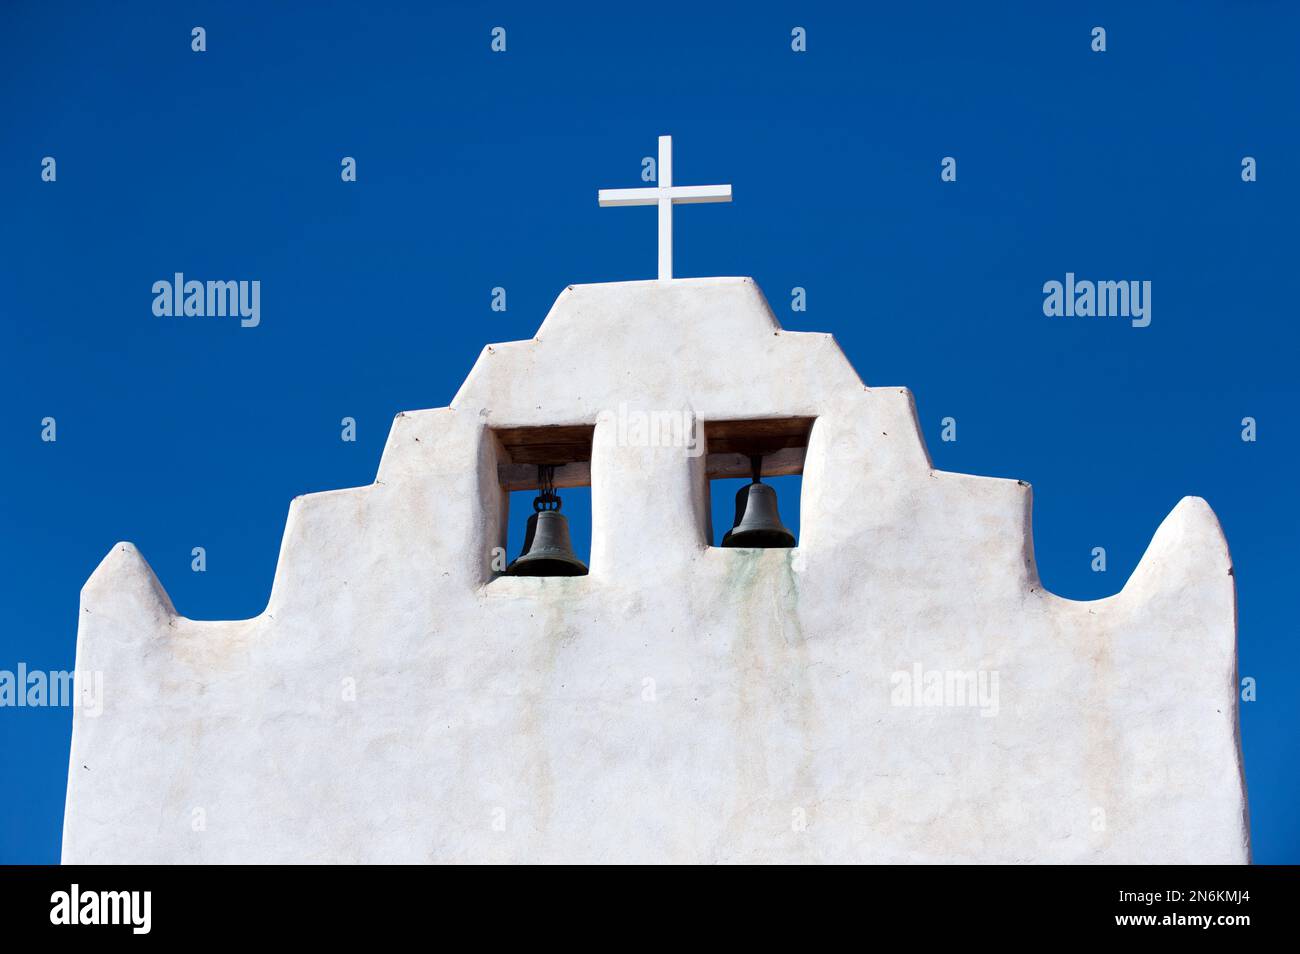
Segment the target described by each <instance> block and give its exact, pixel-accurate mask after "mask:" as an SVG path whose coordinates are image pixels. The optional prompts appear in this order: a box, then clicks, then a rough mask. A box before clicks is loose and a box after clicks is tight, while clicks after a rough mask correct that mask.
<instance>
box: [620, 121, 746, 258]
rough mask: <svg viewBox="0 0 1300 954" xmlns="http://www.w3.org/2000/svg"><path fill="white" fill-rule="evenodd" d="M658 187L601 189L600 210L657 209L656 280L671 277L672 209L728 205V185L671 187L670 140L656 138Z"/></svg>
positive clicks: (671, 138)
mask: <svg viewBox="0 0 1300 954" xmlns="http://www.w3.org/2000/svg"><path fill="white" fill-rule="evenodd" d="M657 178H658V184H657V185H653V186H650V187H648V188H644V189H601V190H599V191H598V192H597V193H596V200H597V201H598V202H599V203H600V204H601V205H602V206H610V205H657V206H659V278H660V279H661V280H662V279H668V278H672V277H673V205H674V204H684V203H688V202H730V201H731V186H730V185H706V186H674V185H673V137H672V136H660V137H659V167H658V176H657Z"/></svg>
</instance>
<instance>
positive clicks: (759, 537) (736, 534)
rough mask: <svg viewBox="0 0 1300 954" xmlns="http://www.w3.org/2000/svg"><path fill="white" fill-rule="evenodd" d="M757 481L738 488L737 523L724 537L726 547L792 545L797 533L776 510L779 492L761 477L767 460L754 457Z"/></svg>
mask: <svg viewBox="0 0 1300 954" xmlns="http://www.w3.org/2000/svg"><path fill="white" fill-rule="evenodd" d="M749 461H750V466H751V467H752V468H753V471H754V480H753V483H751V484H748V485H746V486H744V487H741V488H740V490H738V491H736V520H735V525H734V526H733V527H732V528H731V529H730V530H728V531H727V533H726V536H724V537H723V538H722V545H723V546H724V547H765V548H778V547H792V546H794V543H795V541H794V534H793V533H791V532H790V531H789V530H787V529H786V528H785V524H783V523H781V515H780V514H779V513H778V512H777V509H776V491H775V490H773V489H772V488H771V487H769V486H768V485H767V484H765V483H763V481H762V478H761V476H760V473H759V472H760V470H761V467H762V462H763V459H762V458H761V457H751V458H750V459H749Z"/></svg>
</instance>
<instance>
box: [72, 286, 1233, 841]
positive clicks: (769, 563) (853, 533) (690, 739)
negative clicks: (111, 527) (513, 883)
mask: <svg viewBox="0 0 1300 954" xmlns="http://www.w3.org/2000/svg"><path fill="white" fill-rule="evenodd" d="M738 368H739V369H743V370H744V373H742V374H737V369H738ZM620 405H623V407H624V408H625V409H626V408H632V409H644V410H675V409H690V410H691V411H693V412H694V414H695V415H697V416H698V418H699V419H700V420H705V421H707V420H721V419H735V418H748V417H754V418H761V417H780V416H787V415H809V416H815V417H816V419H817V420H816V424H815V425H814V428H813V432H812V436H811V439H810V443H809V447H808V450H807V458H806V464H805V470H804V478H803V490H802V512H801V514H800V525H801V535H800V540H799V547H798V548H797V549H795V550H788V551H782V550H768V551H745V550H723V549H716V548H711V547H709V546H707V540H708V539H709V538H708V529H707V520H708V518H707V510H708V507H707V496H706V495H707V492H708V491H707V481H706V479H705V477H704V471H703V467H704V463H703V461H704V458H703V457H691V456H689V455H687V454H686V453H684V452H683V451H682V450H681V449H680V448H668V447H630V446H620V445H619V442H618V441H617V440H616V439H615V428H614V427H613V426H612V424H611V421H610V415H611V414H612V413H615V411H616V409H617V408H619V406H620ZM592 422H596V437H595V447H594V452H593V459H592V462H591V486H592V489H591V500H592V533H593V539H592V550H591V574H590V575H589V576H587V577H579V578H556V579H526V578H495V579H494V578H492V577H493V575H492V573H491V571H490V569H489V554H490V550H491V548H492V547H494V546H496V545H498V544H499V543H501V542H502V516H503V515H502V506H501V500H502V495H501V492H500V489H499V485H498V484H497V476H496V475H497V470H496V468H497V450H496V445H495V441H494V440H493V439H491V438H490V437H488V436H487V432H486V428H488V427H513V426H524V425H542V424H579V423H592ZM1030 509H1031V507H1030V489H1029V487H1028V486H1027V485H1025V484H1023V483H1020V482H1018V481H1015V480H1003V479H993V478H986V477H971V476H966V475H962V474H950V473H943V472H940V471H935V470H933V469H932V468H931V466H930V462H929V459H928V456H927V453H926V451H925V448H924V446H923V443H922V440H921V437H920V434H919V431H918V428H917V423H916V420H915V416H914V412H913V406H912V401H911V398H910V395H909V394H908V392H907V391H905V390H903V389H901V388H868V387H865V386H864V385H863V384H862V382H861V381H860V380H859V378H858V376H857V375H856V373H855V372H854V371H853V369H852V367H851V366H850V365H849V363H848V361H847V360H846V359H845V357H844V355H843V354H842V352H841V351H840V349H839V348H838V346H837V345H836V344H835V342H834V340H833V339H832V338H831V337H830V336H829V335H822V334H804V333H790V332H784V331H782V330H781V329H780V327H779V325H778V324H777V322H776V320H775V319H774V317H773V316H772V314H771V312H770V310H769V309H768V307H767V304H766V302H765V301H764V299H763V297H762V294H761V293H760V292H759V290H758V288H757V287H756V286H755V284H754V283H753V282H752V281H751V280H749V279H739V278H719V279H700V280H677V281H672V282H653V281H652V282H629V283H619V284H611V285H587V286H572V287H570V288H568V289H566V290H565V292H564V293H562V294H561V295H560V297H559V299H558V300H557V302H556V303H555V306H554V307H553V309H552V311H551V313H550V315H549V316H548V317H547V319H546V321H545V322H544V323H543V325H542V326H541V328H540V330H539V331H538V333H537V336H536V337H535V338H534V339H532V340H530V341H520V342H511V343H508V344H498V345H492V346H490V347H488V348H486V349H485V350H484V352H483V354H482V355H481V356H480V358H479V360H478V362H477V364H476V365H475V367H474V369H473V371H472V372H471V374H470V376H469V378H468V380H467V381H466V382H465V384H464V386H463V387H462V388H461V390H460V392H459V393H458V394H457V395H456V398H455V400H454V402H453V404H452V406H451V407H450V408H440V409H436V410H426V411H416V412H408V413H405V414H401V415H398V417H397V419H396V420H395V421H394V424H393V428H392V432H391V434H390V436H389V440H388V445H387V447H386V449H385V451H384V455H383V459H382V461H381V463H380V466H379V475H378V478H377V480H376V482H375V483H374V484H373V485H371V486H368V487H359V488H352V489H347V490H338V491H333V492H329V493H320V494H310V495H307V496H303V497H299V498H297V499H295V500H294V501H293V503H292V504H291V506H290V508H289V517H288V523H287V526H286V529H285V535H284V542H283V545H282V547H281V553H280V560H279V565H278V567H277V569H276V576H275V582H274V586H273V590H272V595H271V598H270V601H269V604H268V606H267V608H266V611H265V612H264V613H263V614H262V615H260V616H258V617H256V618H254V619H249V620H236V621H231V622H199V621H194V620H189V619H186V618H184V617H183V616H179V615H177V613H176V611H175V609H174V608H173V607H172V605H171V602H170V600H169V599H168V597H167V595H166V594H165V593H164V592H163V590H162V588H161V586H160V585H159V583H158V581H157V579H156V578H155V577H154V575H153V573H152V571H151V570H150V569H149V567H148V565H147V564H146V563H145V561H144V559H143V558H142V557H141V555H140V554H139V553H138V552H137V551H136V550H135V548H134V547H132V546H131V545H130V544H126V543H122V544H118V545H117V546H115V547H113V549H112V550H111V551H110V552H109V554H108V556H107V557H106V558H105V559H104V561H103V563H102V564H101V565H100V567H99V568H98V569H97V570H96V571H95V573H94V574H93V575H92V576H91V578H90V580H89V581H88V582H87V583H86V586H85V587H84V589H83V590H82V600H81V603H82V609H81V616H80V621H81V622H80V628H79V632H78V646H77V668H78V670H82V671H85V670H100V671H102V672H103V673H104V696H105V698H104V711H103V714H102V715H101V716H100V717H98V718H93V717H91V716H90V715H89V714H88V713H86V712H84V711H82V710H77V712H76V716H75V723H74V729H73V740H72V753H71V760H70V770H69V779H68V798H67V810H66V819H65V826H64V840H63V858H64V860H65V861H67V862H234V861H307V862H325V861H358V862H361V861H365V862H375V861H406V862H419V861H508V860H511V861H573V860H588V861H668V860H674V861H702V862H724V861H781V860H800V861H813V860H817V861H875V862H944V861H986V862H1027V861H1029V862H1244V861H1246V860H1248V853H1249V848H1248V834H1247V826H1246V818H1245V812H1246V801H1245V791H1244V788H1243V782H1242V774H1241V757H1240V752H1239V747H1238V728H1237V701H1236V700H1237V695H1236V672H1235V668H1236V658H1235V602H1234V600H1235V589H1234V583H1233V578H1232V570H1231V561H1230V558H1229V555H1228V551H1227V546H1226V544H1225V541H1224V539H1223V535H1222V533H1221V531H1220V528H1219V525H1218V522H1217V520H1216V519H1215V517H1214V514H1213V513H1212V512H1211V511H1210V509H1209V507H1208V506H1207V505H1206V503H1205V502H1204V501H1203V500H1201V499H1199V498H1187V499H1184V500H1183V501H1182V502H1181V503H1179V504H1178V506H1177V507H1175V508H1174V510H1173V512H1172V513H1170V514H1169V516H1168V517H1167V518H1166V519H1165V521H1164V523H1163V524H1161V526H1160V528H1159V530H1158V531H1157V533H1156V535H1155V538H1154V539H1153V541H1152V543H1151V545H1150V547H1149V549H1148V550H1147V553H1146V555H1145V556H1144V557H1143V559H1142V562H1141V564H1140V565H1139V566H1138V568H1137V570H1136V571H1135V572H1134V574H1133V576H1132V578H1131V579H1130V580H1129V581H1128V583H1127V584H1126V585H1125V587H1124V589H1123V590H1122V592H1120V593H1119V594H1117V595H1115V596H1112V597H1110V598H1108V599H1103V600H1098V601H1095V602H1075V601H1071V600H1066V599H1062V598H1059V597H1057V596H1054V595H1052V594H1050V593H1047V592H1045V591H1044V590H1043V588H1042V586H1041V584H1040V583H1039V581H1038V577H1037V574H1036V571H1035V568H1034V559H1033V547H1032V535H1031V530H1030ZM513 555H514V554H511V556H513ZM918 665H919V666H921V667H922V668H923V670H925V671H927V672H930V671H971V670H974V671H982V672H984V673H985V674H989V673H993V672H996V674H997V687H998V697H997V703H998V704H997V712H996V714H995V715H993V714H984V713H985V712H986V711H988V709H989V707H988V706H985V707H984V708H983V709H981V708H980V707H978V706H942V707H917V706H904V705H897V704H893V703H895V702H897V701H898V697H897V691H898V690H897V680H896V679H894V678H893V677H894V674H895V673H897V672H900V671H903V672H912V671H913V670H914V667H916V666H918ZM346 679H351V680H355V686H356V699H355V701H348V700H347V699H345V698H344V695H345V693H344V692H343V691H342V687H343V685H344V680H346ZM647 679H652V680H653V681H654V682H653V685H654V692H653V699H649V698H647V695H648V693H647V691H646V686H647V683H646V680H647ZM196 809H201V810H202V817H203V819H204V822H205V826H206V827H205V830H202V831H195V830H194V825H193V820H194V819H195V818H196V817H197V816H196V814H195V810H196Z"/></svg>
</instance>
